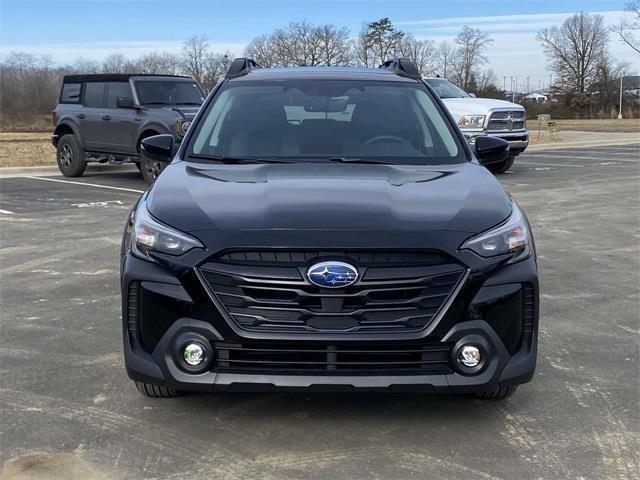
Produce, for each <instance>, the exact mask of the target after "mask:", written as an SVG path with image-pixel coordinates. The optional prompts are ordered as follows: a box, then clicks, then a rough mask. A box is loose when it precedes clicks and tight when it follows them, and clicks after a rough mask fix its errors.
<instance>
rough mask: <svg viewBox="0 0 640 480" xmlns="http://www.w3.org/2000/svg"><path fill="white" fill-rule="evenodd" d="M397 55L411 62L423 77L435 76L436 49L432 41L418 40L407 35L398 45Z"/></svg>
mask: <svg viewBox="0 0 640 480" xmlns="http://www.w3.org/2000/svg"><path fill="white" fill-rule="evenodd" d="M397 54H398V56H400V57H402V58H407V59H409V60H411V61H412V62H413V63H414V64H415V66H416V67H417V68H418V71H419V72H420V74H421V75H423V76H427V75H431V74H433V72H434V70H435V63H436V49H435V47H434V45H433V42H432V41H431V40H418V39H416V38H415V37H414V36H413V35H410V34H405V35H404V36H403V37H402V38H401V39H400V41H399V42H398V45H397Z"/></svg>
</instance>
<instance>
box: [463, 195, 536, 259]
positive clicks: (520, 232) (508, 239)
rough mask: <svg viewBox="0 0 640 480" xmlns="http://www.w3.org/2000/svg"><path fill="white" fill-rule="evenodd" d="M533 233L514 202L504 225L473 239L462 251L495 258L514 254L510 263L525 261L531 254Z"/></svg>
mask: <svg viewBox="0 0 640 480" xmlns="http://www.w3.org/2000/svg"><path fill="white" fill-rule="evenodd" d="M530 245H531V233H530V232H529V226H528V225H527V220H526V219H525V218H524V215H523V214H522V211H521V210H520V209H519V208H518V205H516V203H515V202H513V210H512V212H511V215H510V216H509V218H508V219H507V221H506V222H504V223H503V224H502V225H500V226H498V227H496V228H494V229H492V230H489V231H488V232H485V233H481V234H480V235H477V236H475V237H471V238H470V239H469V240H467V241H465V242H464V243H463V244H462V246H461V247H460V248H461V249H466V250H471V251H473V252H475V253H477V254H478V255H480V256H482V257H495V256H498V255H504V254H506V253H513V254H514V256H513V258H512V259H511V260H510V263H513V262H516V261H518V260H523V259H525V258H527V257H528V256H529V255H530V254H531V246H530Z"/></svg>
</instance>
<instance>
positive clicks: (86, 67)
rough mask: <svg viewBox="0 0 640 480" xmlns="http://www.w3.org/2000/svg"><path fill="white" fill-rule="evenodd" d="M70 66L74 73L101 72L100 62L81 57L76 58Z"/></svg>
mask: <svg viewBox="0 0 640 480" xmlns="http://www.w3.org/2000/svg"><path fill="white" fill-rule="evenodd" d="M70 68H71V70H72V71H73V72H74V73H98V72H100V63H99V62H97V61H95V60H87V59H86V58H82V57H81V58H78V59H76V61H75V62H73V65H71V67H70Z"/></svg>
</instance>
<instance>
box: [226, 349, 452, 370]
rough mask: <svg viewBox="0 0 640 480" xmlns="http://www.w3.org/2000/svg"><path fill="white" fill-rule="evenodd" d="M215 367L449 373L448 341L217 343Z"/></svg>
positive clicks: (449, 350) (231, 368) (229, 368)
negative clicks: (422, 342)
mask: <svg viewBox="0 0 640 480" xmlns="http://www.w3.org/2000/svg"><path fill="white" fill-rule="evenodd" d="M214 347H215V349H216V350H215V351H216V360H215V364H214V369H215V370H216V371H220V372H226V371H228V372H236V373H238V372H242V373H252V372H257V373H259V372H261V371H265V370H268V371H269V372H281V373H313V372H321V373H322V374H323V375H326V374H340V375H345V374H358V373H366V374H368V375H370V374H375V373H380V374H385V373H387V374H388V373H390V372H393V373H394V374H402V373H406V374H409V373H422V374H446V373H451V369H450V367H449V355H450V352H451V345H449V344H442V343H439V344H414V345H411V344H409V345H407V344H402V345H392V346H389V345H379V346H372V345H367V346H358V345H351V346H345V345H326V344H322V345H307V344H299V343H296V344H295V345H294V344H291V343H289V344H277V343H276V344H273V343H265V342H261V343H253V344H252V343H249V344H235V343H224V342H216V343H214Z"/></svg>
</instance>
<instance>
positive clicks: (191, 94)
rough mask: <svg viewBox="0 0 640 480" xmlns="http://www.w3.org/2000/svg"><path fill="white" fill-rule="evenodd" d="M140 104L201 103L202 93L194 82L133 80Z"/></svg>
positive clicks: (202, 99)
mask: <svg viewBox="0 0 640 480" xmlns="http://www.w3.org/2000/svg"><path fill="white" fill-rule="evenodd" d="M135 85H136V92H137V93H138V100H139V102H140V104H141V105H202V102H204V94H203V93H202V90H200V87H199V86H198V84H197V83H196V82H188V81H180V80H178V81H176V80H138V81H136V82H135Z"/></svg>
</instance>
